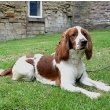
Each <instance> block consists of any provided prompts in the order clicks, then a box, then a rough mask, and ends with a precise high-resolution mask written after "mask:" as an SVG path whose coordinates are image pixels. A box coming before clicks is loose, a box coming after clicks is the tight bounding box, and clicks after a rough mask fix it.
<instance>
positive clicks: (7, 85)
mask: <svg viewBox="0 0 110 110" xmlns="http://www.w3.org/2000/svg"><path fill="white" fill-rule="evenodd" d="M90 33H91V37H92V41H93V46H94V48H93V58H92V59H91V60H90V61H87V60H86V59H85V57H84V58H83V60H84V62H85V64H86V67H87V70H88V71H92V72H89V73H88V74H89V76H90V77H91V78H92V79H95V80H102V81H103V82H105V83H108V84H110V31H109V30H94V31H91V32H90ZM60 37H61V34H60V33H56V34H51V35H39V36H37V37H35V38H28V39H22V40H12V41H4V42H0V68H6V67H10V66H11V65H12V64H13V63H14V62H15V61H16V59H17V58H19V57H20V56H22V55H25V54H28V53H42V54H51V53H53V52H54V50H55V47H56V44H57V43H58V41H59V39H60ZM104 68H105V69H104ZM84 88H86V89H88V90H91V91H96V92H100V93H101V94H102V96H101V97H99V98H98V99H96V100H91V99H90V98H88V97H86V96H85V95H83V94H80V93H70V92H68V91H65V90H61V89H60V88H59V87H55V86H50V85H43V84H41V83H39V82H37V81H35V82H23V81H19V82H18V81H12V80H11V78H10V77H9V76H7V77H2V78H0V110H110V92H108V93H107V92H103V91H99V90H97V89H95V88H93V87H85V86H84Z"/></svg>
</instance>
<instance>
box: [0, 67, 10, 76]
mask: <svg viewBox="0 0 110 110" xmlns="http://www.w3.org/2000/svg"><path fill="white" fill-rule="evenodd" d="M7 75H12V68H7V69H5V70H4V71H3V72H2V73H1V74H0V76H7Z"/></svg>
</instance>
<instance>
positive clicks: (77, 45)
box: [75, 26, 87, 49]
mask: <svg viewBox="0 0 110 110" xmlns="http://www.w3.org/2000/svg"><path fill="white" fill-rule="evenodd" d="M75 28H77V30H78V36H77V37H76V39H75V42H76V49H80V42H79V41H80V40H82V39H83V40H87V39H86V38H85V37H84V35H83V34H82V33H81V27H80V26H75Z"/></svg>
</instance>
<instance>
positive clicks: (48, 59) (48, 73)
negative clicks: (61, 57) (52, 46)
mask: <svg viewBox="0 0 110 110" xmlns="http://www.w3.org/2000/svg"><path fill="white" fill-rule="evenodd" d="M53 59H54V57H53V56H42V57H41V59H40V61H39V62H38V64H37V69H38V72H39V74H40V75H41V76H42V77H44V78H46V79H50V80H51V81H55V82H56V85H60V72H59V70H58V68H57V67H56V66H54V65H53V63H52V61H53Z"/></svg>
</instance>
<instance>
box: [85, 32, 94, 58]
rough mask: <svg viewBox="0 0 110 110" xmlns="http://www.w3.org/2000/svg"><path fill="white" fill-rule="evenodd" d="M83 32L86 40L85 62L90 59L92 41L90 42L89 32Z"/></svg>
mask: <svg viewBox="0 0 110 110" xmlns="http://www.w3.org/2000/svg"><path fill="white" fill-rule="evenodd" d="M85 32H86V38H87V40H88V44H87V48H86V50H85V55H86V58H87V60H89V59H91V57H92V40H91V37H90V34H89V32H88V31H87V30H85Z"/></svg>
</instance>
